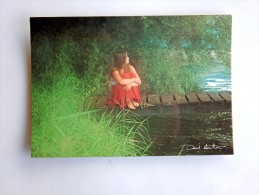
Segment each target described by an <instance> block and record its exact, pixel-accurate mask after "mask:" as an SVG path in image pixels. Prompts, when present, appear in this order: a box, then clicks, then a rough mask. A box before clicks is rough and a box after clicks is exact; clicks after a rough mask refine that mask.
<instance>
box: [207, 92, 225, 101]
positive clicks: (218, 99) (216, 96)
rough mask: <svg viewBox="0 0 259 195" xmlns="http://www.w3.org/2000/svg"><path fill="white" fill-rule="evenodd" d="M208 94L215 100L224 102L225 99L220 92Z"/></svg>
mask: <svg viewBox="0 0 259 195" xmlns="http://www.w3.org/2000/svg"><path fill="white" fill-rule="evenodd" d="M208 94H209V96H210V97H211V98H212V99H213V100H214V101H215V102H224V99H223V98H222V97H220V96H219V95H218V93H208Z"/></svg>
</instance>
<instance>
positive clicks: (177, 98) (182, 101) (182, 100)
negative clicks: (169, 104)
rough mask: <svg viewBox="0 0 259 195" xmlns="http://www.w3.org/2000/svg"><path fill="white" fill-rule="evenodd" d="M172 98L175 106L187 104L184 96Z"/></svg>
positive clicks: (176, 95) (177, 95) (178, 95)
mask: <svg viewBox="0 0 259 195" xmlns="http://www.w3.org/2000/svg"><path fill="white" fill-rule="evenodd" d="M174 96H175V99H176V102H177V104H188V101H187V100H186V98H185V95H182V94H175V95H174Z"/></svg>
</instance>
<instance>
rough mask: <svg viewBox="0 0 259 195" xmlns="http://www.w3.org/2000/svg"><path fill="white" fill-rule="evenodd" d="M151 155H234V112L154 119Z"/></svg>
mask: <svg viewBox="0 0 259 195" xmlns="http://www.w3.org/2000/svg"><path fill="white" fill-rule="evenodd" d="M149 124H150V127H149V134H150V137H151V139H152V140H154V143H153V145H152V146H151V148H150V150H149V155H153V156H167V155H202V154H206V155H208V154H233V146H232V144H233V141H232V117H231V112H218V113H199V114H197V113H193V114H184V115H166V116H163V115H161V116H159V115H158V116H152V117H150V118H149Z"/></svg>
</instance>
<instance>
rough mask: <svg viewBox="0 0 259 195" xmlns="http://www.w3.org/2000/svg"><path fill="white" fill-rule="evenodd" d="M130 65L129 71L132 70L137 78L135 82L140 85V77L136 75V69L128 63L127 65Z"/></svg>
mask: <svg viewBox="0 0 259 195" xmlns="http://www.w3.org/2000/svg"><path fill="white" fill-rule="evenodd" d="M129 67H130V71H131V72H133V73H134V74H135V75H136V78H137V81H136V83H137V84H138V85H141V83H142V82H141V79H140V77H139V76H138V73H137V71H136V70H135V68H134V67H133V66H132V65H130V66H129Z"/></svg>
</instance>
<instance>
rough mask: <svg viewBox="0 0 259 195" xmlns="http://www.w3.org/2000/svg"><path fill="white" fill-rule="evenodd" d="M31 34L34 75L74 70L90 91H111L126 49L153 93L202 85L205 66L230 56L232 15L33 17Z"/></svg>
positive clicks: (47, 78)
mask: <svg viewBox="0 0 259 195" xmlns="http://www.w3.org/2000/svg"><path fill="white" fill-rule="evenodd" d="M31 35H32V40H31V44H32V75H33V80H34V81H35V82H40V83H44V82H46V83H50V82H51V81H52V80H53V79H54V78H55V75H57V74H58V73H59V72H61V71H62V72H64V71H65V72H68V74H69V72H70V71H72V72H75V73H76V75H77V76H78V77H79V78H81V79H82V80H83V81H84V85H83V90H85V91H87V93H88V94H104V93H107V89H108V88H107V87H105V83H106V82H107V81H108V80H109V70H110V69H111V67H112V66H113V54H114V53H115V52H117V51H119V50H126V51H128V53H129V56H130V62H131V64H133V65H134V66H135V67H136V69H137V71H138V72H139V74H140V76H141V78H142V80H143V83H144V84H143V86H142V90H146V91H147V92H151V93H164V92H167V93H168V92H186V91H195V90H198V88H197V84H196V82H198V76H197V75H196V73H197V72H198V71H199V70H200V69H201V68H209V67H210V66H211V65H213V62H214V61H218V62H221V63H223V64H225V65H226V66H227V67H230V61H231V55H230V54H231V53H230V48H231V16H229V15H219V16H218V15H214V16H159V17H155V16H154V17H153V16H152V17H151V16H148V17H147V16H142V17H140V16H138V17H81V18H32V19H31ZM62 61H66V63H64V62H62ZM67 62H68V63H67ZM67 64H70V66H69V67H67ZM186 67H187V68H186Z"/></svg>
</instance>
